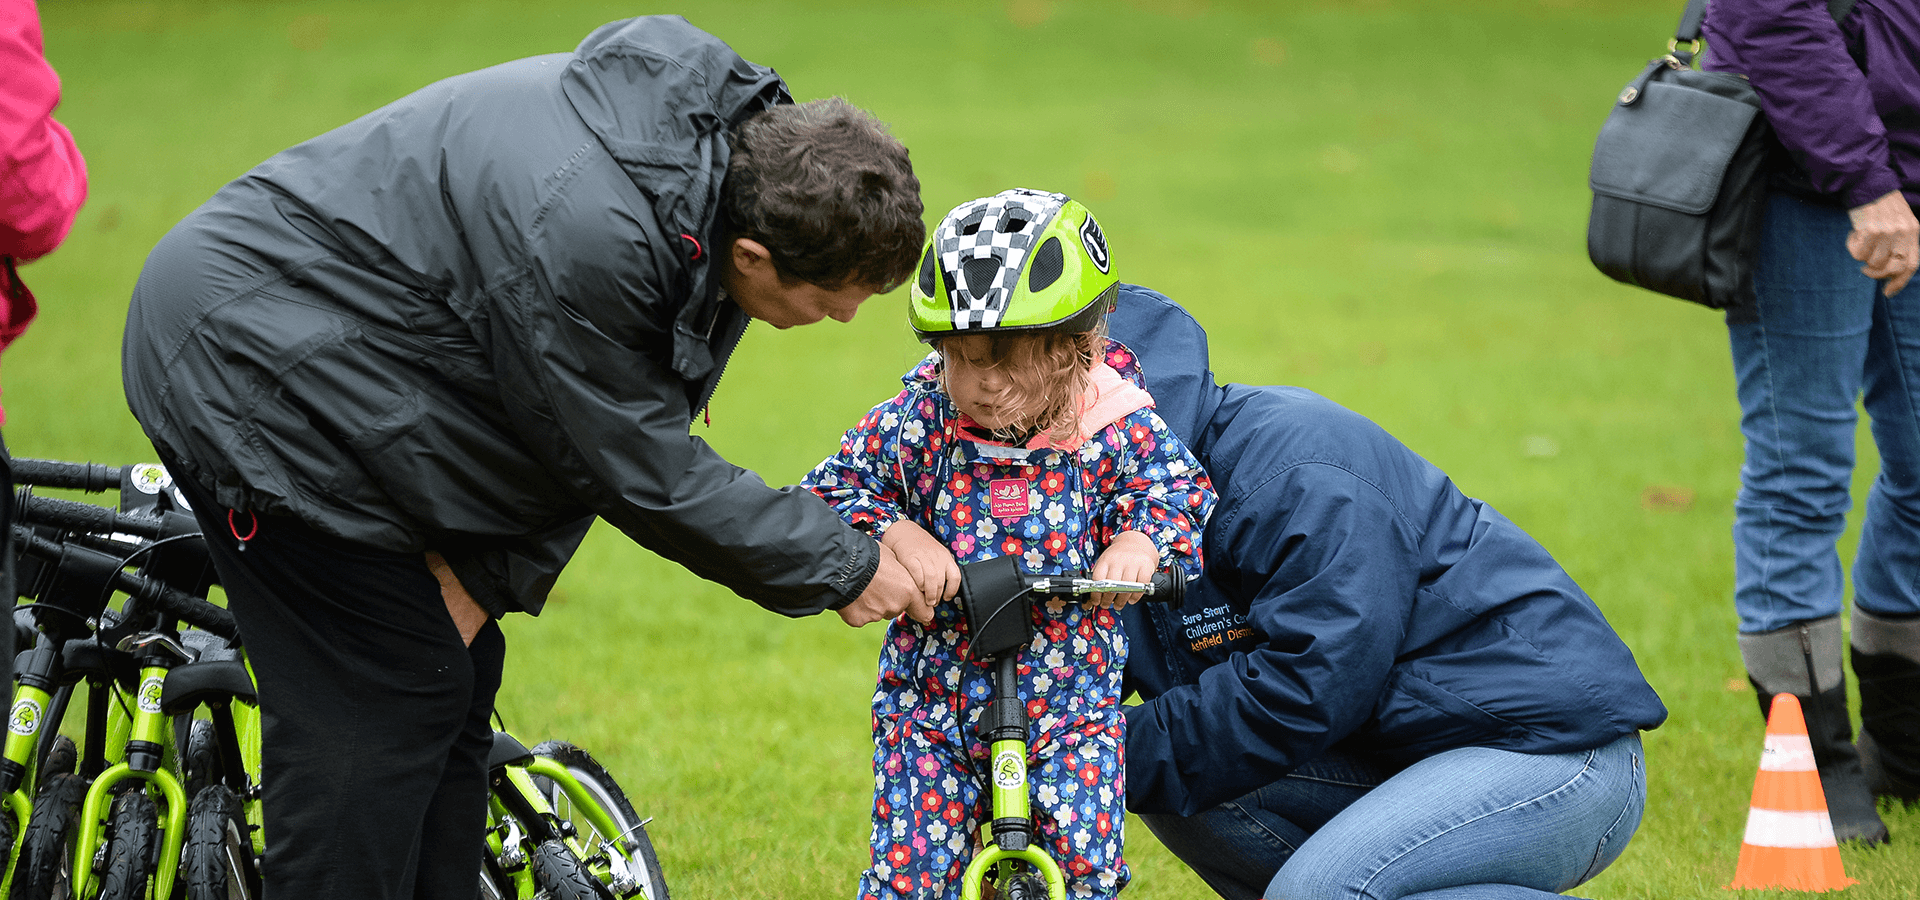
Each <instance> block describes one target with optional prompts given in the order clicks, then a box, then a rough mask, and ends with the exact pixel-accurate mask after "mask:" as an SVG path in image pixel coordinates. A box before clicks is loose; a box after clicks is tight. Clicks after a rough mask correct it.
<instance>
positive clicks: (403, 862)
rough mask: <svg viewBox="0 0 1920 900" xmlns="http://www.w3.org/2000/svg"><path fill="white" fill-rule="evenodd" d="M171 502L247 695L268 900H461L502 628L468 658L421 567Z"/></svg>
mask: <svg viewBox="0 0 1920 900" xmlns="http://www.w3.org/2000/svg"><path fill="white" fill-rule="evenodd" d="M176 471H178V470H177V469H176ZM181 489H182V491H183V492H184V493H185V494H186V495H187V498H188V500H189V501H190V502H192V504H193V508H194V514H195V517H196V518H198V519H199V521H200V526H201V528H202V529H204V530H205V532H206V534H207V537H208V544H209V546H210V547H211V549H212V551H213V563H214V566H215V568H216V569H218V571H219V573H220V580H221V583H222V584H223V585H225V587H226V591H227V602H228V606H229V608H231V609H232V611H233V614H234V618H235V619H236V620H237V621H238V622H239V625H240V631H241V635H242V638H243V640H244V641H245V642H246V646H247V652H248V656H249V658H250V660H251V661H252V664H253V670H254V676H255V678H256V680H257V681H258V684H259V691H260V707H261V712H262V716H261V718H262V737H263V746H262V755H263V757H264V758H263V761H262V766H261V768H262V770H263V771H262V774H261V782H262V787H263V789H264V795H263V802H264V814H265V829H266V835H267V857H266V860H265V862H264V864H263V866H262V874H263V875H264V876H265V879H266V887H265V895H266V897H268V898H293V897H298V898H301V900H319V898H339V900H349V898H351V900H381V898H391V900H401V898H422V900H424V898H433V900H473V897H474V896H475V895H476V894H477V893H478V892H479V880H478V878H479V872H480V858H481V857H480V854H481V840H482V831H483V823H484V821H485V816H486V803H487V786H486V775H487V772H486V759H487V751H488V749H489V748H490V747H491V745H492V735H493V729H492V727H491V726H490V725H489V724H488V717H489V716H490V715H491V713H492V711H493V698H494V694H495V692H496V691H498V690H499V687H500V670H501V665H502V663H503V661H504V659H505V653H506V644H505V641H504V639H503V638H502V636H501V634H500V629H499V626H498V625H496V624H494V623H491V622H489V623H488V624H487V626H486V627H485V628H483V629H481V631H480V634H479V636H478V637H476V638H475V639H474V642H473V645H472V647H466V646H463V645H462V644H461V641H460V633H459V630H458V629H457V628H456V627H455V626H454V624H453V620H452V618H451V617H449V616H448V614H447V610H446V605H445V603H444V601H443V600H442V599H441V596H440V585H439V582H437V581H436V580H435V579H434V577H433V575H432V573H431V572H429V571H428V569H427V565H426V562H425V560H424V558H423V557H422V556H421V554H419V553H396V552H391V551H387V550H382V549H379V548H375V547H367V546H362V545H358V544H353V543H350V542H347V541H343V540H340V539H338V538H334V537H331V536H328V535H325V534H321V533H319V532H317V531H315V530H313V529H311V528H308V527H306V526H305V525H303V524H302V523H300V522H299V521H297V520H294V519H291V518H285V517H277V516H252V515H249V514H248V513H236V514H234V515H233V516H232V517H231V523H230V522H229V516H228V513H227V510H225V509H221V508H220V507H218V506H217V505H216V504H215V503H214V502H213V500H212V499H211V498H210V497H208V496H207V495H206V494H205V492H203V491H200V490H198V489H197V488H195V487H194V486H192V485H188V484H182V485H181ZM256 526H257V527H256ZM235 532H238V535H240V536H247V537H248V540H246V541H245V542H244V549H242V546H243V544H242V542H241V541H239V540H238V539H237V537H236V534H235ZM249 532H251V534H249Z"/></svg>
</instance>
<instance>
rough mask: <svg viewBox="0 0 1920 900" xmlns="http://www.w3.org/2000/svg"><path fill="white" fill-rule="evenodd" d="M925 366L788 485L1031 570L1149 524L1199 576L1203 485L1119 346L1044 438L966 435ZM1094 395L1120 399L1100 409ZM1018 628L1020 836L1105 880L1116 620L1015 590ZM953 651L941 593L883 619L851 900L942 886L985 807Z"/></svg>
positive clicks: (1103, 891) (1078, 878)
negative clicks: (857, 872) (1029, 805)
mask: <svg viewBox="0 0 1920 900" xmlns="http://www.w3.org/2000/svg"><path fill="white" fill-rule="evenodd" d="M939 366H940V362H939V356H938V354H933V355H930V356H928V357H927V359H926V360H924V361H923V362H922V363H921V364H920V365H919V366H918V367H917V368H915V370H914V371H913V372H911V373H909V374H908V375H907V376H906V378H904V379H903V380H904V381H905V382H906V385H907V386H906V389H905V390H903V391H901V392H900V394H899V395H898V396H896V397H894V398H893V399H891V400H888V401H886V402H885V403H882V404H880V405H879V406H876V407H874V408H873V410H872V411H871V412H869V413H868V414H867V415H866V416H865V417H864V418H862V419H861V420H860V424H858V425H856V426H855V427H854V428H853V429H852V430H850V431H848V432H847V433H846V436H845V437H844V438H843V439H842V441H841V444H840V452H839V453H838V454H837V455H835V456H833V457H832V458H829V459H827V460H826V461H824V462H822V463H821V464H820V465H819V466H818V467H816V468H815V469H814V470H813V472H812V473H811V474H809V475H808V476H807V478H806V480H805V482H804V483H805V484H806V486H807V487H808V488H810V489H811V490H813V491H814V492H815V493H817V494H819V495H820V496H821V497H822V498H824V499H826V500H827V502H828V503H830V504H832V505H833V506H834V508H835V509H836V510H838V511H839V513H840V515H841V516H842V517H844V518H845V519H846V520H847V521H848V522H849V523H850V524H852V525H853V526H854V527H856V528H860V529H863V530H865V531H867V532H868V533H870V534H872V535H874V537H875V538H876V539H877V538H879V537H880V536H881V535H882V534H884V533H885V531H886V529H887V527H888V526H890V525H892V524H893V523H894V522H896V521H899V520H901V519H911V520H912V521H914V522H915V523H917V524H919V525H920V526H921V527H922V528H925V529H926V530H927V532H928V533H930V534H932V535H934V536H935V537H937V538H939V539H940V540H941V541H942V542H944V543H945V544H946V545H947V547H948V549H950V550H952V551H953V554H954V556H955V557H956V558H957V559H958V560H959V561H960V562H962V563H967V562H974V561H977V560H982V559H987V558H990V557H995V556H1003V555H1012V556H1018V557H1020V559H1021V562H1022V568H1023V569H1025V570H1026V571H1027V572H1029V573H1031V574H1054V573H1058V572H1064V571H1073V572H1085V571H1087V570H1088V569H1090V568H1091V567H1092V565H1093V562H1094V560H1095V558H1096V557H1097V556H1098V555H1099V553H1100V551H1101V550H1103V549H1105V547H1106V546H1107V544H1108V543H1109V542H1110V541H1111V540H1112V538H1113V536H1114V535H1117V534H1119V533H1120V532H1122V531H1129V530H1132V531H1139V532H1142V533H1144V534H1146V535H1147V536H1148V537H1150V538H1152V539H1153V541H1154V543H1155V544H1156V545H1157V546H1158V547H1159V549H1160V556H1161V564H1162V567H1163V568H1166V567H1177V568H1178V569H1179V570H1181V573H1182V574H1184V575H1186V576H1188V577H1191V576H1194V575H1198V574H1199V572H1200V566H1201V556H1200V535H1201V532H1202V529H1203V527H1204V525H1205V523H1206V517H1207V514H1208V513H1209V512H1210V511H1211V510H1212V508H1213V502H1214V495H1213V490H1212V486H1211V484H1210V483H1209V482H1208V480H1207V477H1206V474H1205V473H1204V472H1203V471H1201V468H1200V465H1199V463H1198V462H1196V461H1195V460H1194V458H1193V456H1192V454H1190V453H1188V452H1187V449H1186V447H1185V446H1184V445H1183V444H1182V443H1181V442H1180V439H1179V438H1177V437H1175V436H1174V434H1173V432H1172V431H1171V430H1170V429H1169V428H1168V427H1167V425H1166V423H1164V422H1162V421H1161V420H1160V417H1159V416H1158V415H1157V414H1155V413H1154V412H1153V409H1152V399H1151V397H1149V396H1147V394H1146V392H1145V391H1144V389H1141V388H1138V387H1136V385H1137V383H1138V382H1139V380H1140V375H1139V369H1138V365H1137V363H1136V362H1135V360H1134V357H1133V354H1132V352H1131V351H1129V350H1128V349H1127V348H1126V347H1124V346H1122V345H1120V344H1119V343H1117V342H1109V344H1108V347H1107V354H1106V361H1105V364H1104V365H1103V366H1098V367H1096V371H1095V376H1096V377H1095V385H1096V388H1098V389H1099V392H1098V395H1099V398H1100V399H1104V400H1107V401H1110V402H1106V403H1099V402H1093V403H1091V404H1089V403H1083V405H1091V406H1093V408H1094V409H1095V411H1096V412H1095V414H1093V415H1091V416H1090V417H1089V420H1087V421H1084V422H1083V427H1082V435H1081V437H1080V438H1078V439H1075V440H1071V441H1067V442H1063V443H1062V445H1061V446H1054V445H1053V442H1051V441H1049V440H1048V439H1047V438H1045V437H1044V436H1042V437H1038V438H1035V439H1034V440H1032V441H1029V442H1028V444H1027V446H1026V447H1010V446H1006V445H1002V444H997V443H994V442H992V441H989V440H986V439H983V438H980V437H977V436H975V435H974V434H973V433H971V432H969V431H968V430H967V428H968V426H971V425H973V422H972V420H971V419H970V418H968V417H966V416H965V415H964V414H961V413H959V412H957V411H956V410H955V409H954V407H953V406H952V404H951V403H950V402H949V401H948V399H947V397H946V395H945V394H944V393H942V392H941V390H940V388H939ZM1100 369H1107V371H1106V372H1101V371H1100ZM1103 385H1104V387H1102V386H1103ZM1112 401H1121V402H1118V409H1117V410H1116V408H1115V407H1116V403H1115V402H1112ZM1136 401H1137V402H1136ZM1089 432H1090V433H1091V435H1090V436H1088V433H1089ZM1034 626H1035V631H1036V634H1035V637H1034V639H1033V642H1032V643H1031V644H1030V645H1029V646H1027V647H1026V648H1025V649H1023V650H1022V651H1021V653H1020V655H1019V680H1020V684H1019V691H1020V696H1021V698H1022V699H1024V700H1025V701H1026V703H1027V712H1028V714H1029V715H1030V716H1031V719H1032V723H1033V724H1032V726H1031V731H1030V733H1029V735H1028V753H1029V758H1028V760H1027V765H1028V768H1029V770H1030V772H1029V776H1030V781H1031V785H1032V790H1033V808H1034V815H1035V819H1036V825H1037V829H1036V830H1037V835H1038V840H1039V842H1040V846H1041V848H1042V849H1044V850H1046V851H1047V852H1048V853H1050V854H1051V855H1052V856H1053V857H1054V859H1055V860H1056V861H1057V862H1059V863H1060V867H1061V870H1062V871H1063V872H1064V874H1065V875H1066V876H1067V879H1068V893H1069V895H1070V896H1073V897H1112V896H1114V895H1115V894H1116V893H1117V892H1118V891H1119V890H1120V888H1121V887H1122V886H1124V885H1125V884H1126V882H1127V879H1128V877H1129V875H1128V871H1127V866H1126V863H1125V861H1124V860H1123V859H1122V858H1121V844H1122V839H1121V829H1122V825H1123V822H1124V816H1125V804H1124V797H1123V795H1122V786H1123V785H1124V784H1125V783H1126V778H1125V775H1124V773H1123V771H1122V769H1121V766H1122V763H1123V748H1124V747H1125V743H1126V742H1125V735H1124V732H1123V728H1124V725H1125V718H1124V717H1123V716H1122V714H1121V710H1120V699H1121V692H1120V675H1121V668H1122V666H1123V665H1124V664H1125V662H1126V655H1127V644H1126V636H1125V634H1124V632H1122V630H1121V628H1120V622H1119V616H1118V615H1117V614H1115V613H1114V612H1113V611H1111V610H1105V609H1092V610H1089V609H1085V608H1083V607H1081V606H1080V605H1079V604H1077V603H1059V602H1055V603H1037V604H1035V605H1034ZM968 655H969V654H968V652H967V630H966V621H965V617H964V615H963V614H962V611H961V609H960V604H959V601H958V600H957V599H956V600H954V601H949V602H946V603H942V604H940V605H939V607H938V608H937V609H936V610H935V613H934V620H933V624H932V625H931V626H928V627H922V626H921V625H919V624H918V623H916V622H913V621H911V620H909V619H906V618H905V617H902V618H901V619H898V620H896V621H895V622H893V624H892V625H891V626H889V628H888V631H887V637H886V643H885V644H884V645H883V646H882V648H881V652H880V674H879V685H878V687H877V689H876V690H875V691H874V696H873V741H874V756H873V772H874V798H873V835H872V841H873V860H872V865H871V866H870V867H869V868H868V869H867V871H866V872H865V873H863V874H862V875H861V878H860V887H859V891H860V896H861V897H862V898H873V900H890V898H914V900H933V898H953V897H958V896H959V895H960V887H961V886H960V875H961V873H962V871H963V870H964V869H965V868H966V865H967V863H968V862H969V861H970V860H971V859H972V857H973V854H974V850H975V846H976V839H977V837H978V832H979V830H980V826H981V824H982V823H983V822H985V821H987V820H988V819H989V817H990V815H991V813H990V810H989V809H988V805H989V801H990V798H991V794H990V792H988V791H986V790H984V788H985V785H986V777H985V772H986V769H987V747H986V745H985V744H984V743H983V742H982V741H981V740H980V737H979V735H978V733H977V729H976V723H977V721H978V720H979V717H980V715H981V713H982V711H983V710H984V709H985V708H986V705H987V701H988V700H989V699H990V696H991V681H990V678H989V674H990V673H989V670H988V666H987V664H986V663H985V662H982V661H973V660H969V659H968Z"/></svg>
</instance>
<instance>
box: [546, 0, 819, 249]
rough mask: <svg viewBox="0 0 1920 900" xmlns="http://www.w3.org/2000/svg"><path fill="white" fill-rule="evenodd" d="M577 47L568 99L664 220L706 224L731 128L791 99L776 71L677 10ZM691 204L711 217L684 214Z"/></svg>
mask: <svg viewBox="0 0 1920 900" xmlns="http://www.w3.org/2000/svg"><path fill="white" fill-rule="evenodd" d="M573 55H574V58H573V61H572V62H571V63H568V64H567V72H566V75H565V76H564V77H563V79H562V81H561V86H562V89H563V90H565V91H566V95H567V100H568V101H569V102H571V103H572V104H573V109H574V111H575V112H576V113H578V114H579V115H580V119H581V121H583V122H585V123H586V124H587V127H588V128H589V129H591V130H592V131H593V133H594V135H596V136H597V137H599V138H600V143H601V145H602V146H604V147H605V148H606V150H607V153H608V155H610V156H612V157H613V158H614V160H615V161H616V162H618V163H619V164H620V166H621V168H623V169H625V170H626V172H627V175H628V176H629V177H631V178H632V179H633V183H634V185H635V186H637V187H638V188H640V190H641V191H642V192H643V193H645V194H646V195H647V196H648V197H649V198H650V199H652V200H653V201H654V210H655V214H656V215H658V216H659V217H660V220H661V223H662V224H663V225H674V226H679V227H681V228H683V229H684V228H685V227H686V226H687V225H706V224H709V223H710V221H711V216H712V213H713V210H714V209H715V201H717V200H718V199H719V196H720V180H721V177H722V176H724V174H725V173H726V160H727V157H728V156H729V152H728V147H727V139H726V133H727V129H728V128H730V127H732V126H733V125H734V124H736V123H738V122H739V121H740V120H742V119H744V118H746V117H747V116H749V115H751V114H753V113H756V112H759V111H760V110H763V109H766V108H768V107H771V106H773V105H775V104H778V103H791V102H792V101H793V98H792V97H791V96H789V95H788V93H787V88H786V85H785V84H783V83H781V81H780V76H779V75H778V74H776V73H775V72H774V71H773V70H772V69H769V68H767V67H766V66H761V65H755V64H754V63H750V62H748V61H746V60H744V59H741V58H740V55H739V54H737V53H735V52H733V48H732V47H729V46H727V45H726V43H725V42H723V41H721V40H720V39H719V38H716V37H714V36H713V35H710V34H708V33H706V32H704V31H701V30H700V29H698V28H695V27H693V26H692V25H691V24H688V22H687V20H686V19H683V18H681V17H680V16H642V17H640V18H637V19H625V20H622V21H618V22H609V23H607V24H605V25H602V26H600V27H599V28H596V29H594V30H593V33H592V34H589V35H587V37H586V39H585V40H582V41H581V42H580V46H579V47H577V48H575V49H574V51H573ZM716 162H717V163H718V164H719V165H718V166H717V167H716V166H715V165H714V163H716ZM689 205H691V206H692V207H693V208H694V209H697V210H704V211H705V212H706V214H707V217H708V221H707V222H698V223H695V222H687V221H685V220H684V214H685V213H686V211H687V207H688V206H689ZM691 233H692V234H695V235H702V234H706V233H707V231H706V229H705V228H700V229H699V230H696V231H692V232H691Z"/></svg>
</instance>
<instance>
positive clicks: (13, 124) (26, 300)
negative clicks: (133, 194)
mask: <svg viewBox="0 0 1920 900" xmlns="http://www.w3.org/2000/svg"><path fill="white" fill-rule="evenodd" d="M59 102H60V77H59V76H58V75H55V74H54V73H53V67H52V66H50V65H47V58H46V53H45V52H44V51H43V50H42V49H41V43H40V13H39V10H38V9H37V8H36V7H35V6H34V3H33V0H0V349H4V348H5V347H6V346H7V345H8V344H10V343H12V342H13V339H14V338H16V337H19V336H20V333H21V332H23V331H25V330H27V323H28V322H31V321H33V315H34V313H35V312H38V311H39V306H38V305H37V304H36V303H35V302H34V299H33V294H32V292H30V291H28V290H27V286H26V285H25V284H24V283H22V282H21V281H20V275H19V273H18V272H17V271H15V269H14V264H15V263H16V262H28V261H31V260H34V259H38V258H39V257H42V256H45V255H46V254H47V253H49V252H51V251H52V250H53V248H54V247H56V246H59V244H60V241H61V240H62V239H64V238H65V237H66V236H67V229H69V228H71V227H73V217H74V214H75V213H77V212H79V210H80V203H81V201H83V200H85V199H86V197H87V164H86V162H85V161H84V160H82V159H81V158H80V150H79V148H77V147H75V146H74V143H73V135H71V134H69V133H68V132H67V129H66V128H65V127H63V126H62V125H61V124H60V123H59V122H55V121H54V120H53V107H54V106H55V105H56V104H58V103H59ZM0 416H4V413H0Z"/></svg>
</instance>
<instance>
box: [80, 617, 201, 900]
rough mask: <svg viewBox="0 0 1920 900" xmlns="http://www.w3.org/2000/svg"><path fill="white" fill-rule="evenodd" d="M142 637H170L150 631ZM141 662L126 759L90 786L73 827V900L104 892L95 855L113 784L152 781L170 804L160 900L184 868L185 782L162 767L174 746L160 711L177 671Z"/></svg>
mask: <svg viewBox="0 0 1920 900" xmlns="http://www.w3.org/2000/svg"><path fill="white" fill-rule="evenodd" d="M137 637H141V638H151V637H162V638H164V637H165V636H164V635H156V634H155V633H154V632H146V633H143V634H141V635H138V636H137ZM142 663H143V665H142V666H141V667H140V681H139V686H138V687H137V688H136V690H135V692H134V710H133V721H132V723H131V724H132V728H131V733H130V736H129V738H128V740H127V752H126V755H125V758H123V759H122V760H121V761H119V762H117V763H114V764H113V765H111V766H108V767H107V770H106V771H104V772H101V773H100V776H99V777H98V778H95V779H94V780H93V783H92V784H91V785H88V787H87V797H86V800H85V801H84V802H83V803H82V804H81V806H80V820H79V821H78V822H77V823H75V825H74V851H73V860H74V864H73V868H74V871H73V873H72V876H71V884H72V889H73V897H74V900H86V898H88V897H90V896H92V895H94V894H95V893H97V892H98V891H99V885H98V884H97V880H98V879H97V878H96V876H95V874H94V871H93V855H94V851H95V850H96V849H98V847H99V844H100V833H101V830H102V827H101V826H102V823H103V822H104V821H105V820H106V814H107V807H108V805H109V804H110V803H111V802H112V801H111V796H112V795H111V794H110V793H109V792H110V791H111V790H112V788H113V786H114V785H116V784H119V783H120V782H122V781H126V780H128V779H138V780H142V781H145V782H147V783H148V785H150V786H151V787H153V788H156V789H158V790H159V791H160V794H161V796H162V797H164V798H165V800H166V813H165V817H164V819H163V821H162V823H161V830H160V835H161V837H160V862H159V865H158V866H156V867H155V868H156V871H155V872H154V873H153V883H152V891H153V896H155V897H169V896H172V893H173V880H174V874H175V871H174V870H175V869H177V868H179V862H180V847H181V845H182V844H183V843H185V841H186V836H187V796H186V791H185V790H184V789H182V788H181V787H180V780H179V779H178V778H176V777H174V774H173V773H172V772H171V771H168V770H167V768H166V767H164V766H163V765H162V764H161V763H162V762H163V761H164V759H165V756H166V751H167V748H168V747H170V746H172V743H173V719H172V717H171V716H168V715H166V714H164V713H162V712H161V711H160V693H161V690H162V689H163V688H164V687H165V685H166V681H167V672H168V671H169V670H171V669H172V668H173V666H172V663H171V661H169V660H165V659H163V658H159V657H158V654H157V653H153V652H145V653H142Z"/></svg>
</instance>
